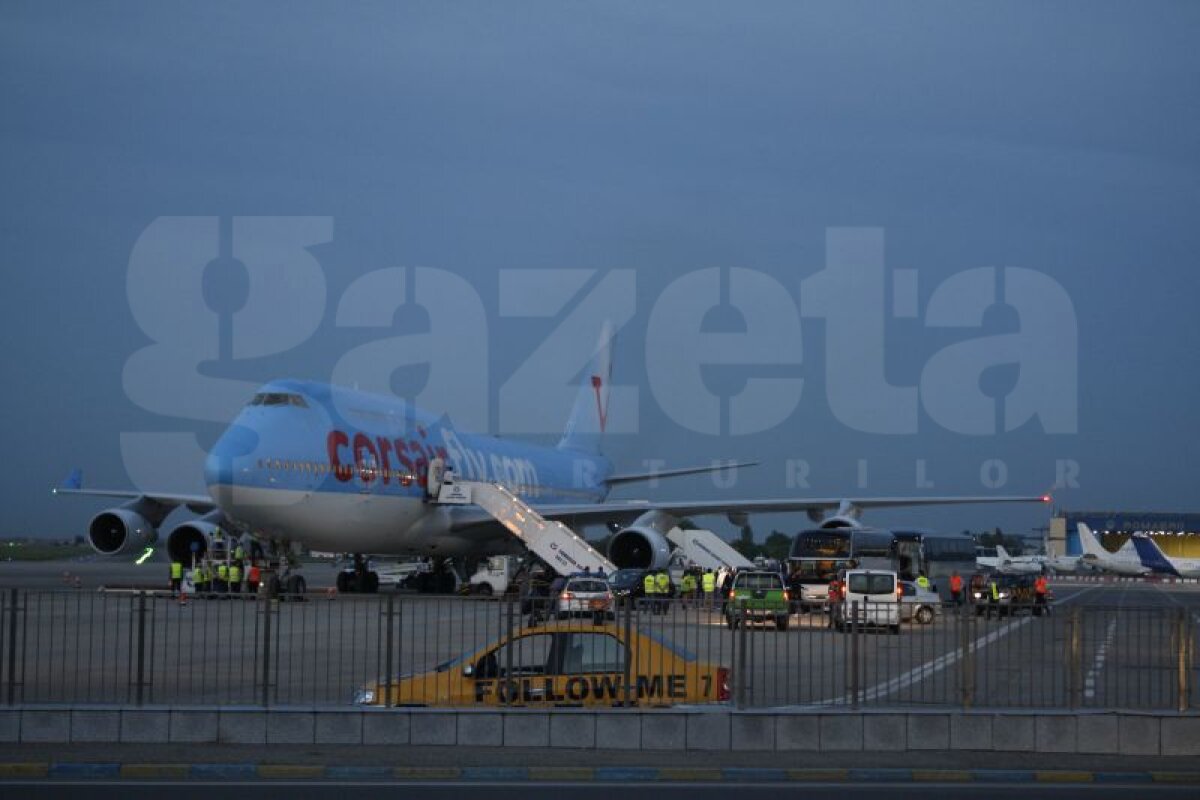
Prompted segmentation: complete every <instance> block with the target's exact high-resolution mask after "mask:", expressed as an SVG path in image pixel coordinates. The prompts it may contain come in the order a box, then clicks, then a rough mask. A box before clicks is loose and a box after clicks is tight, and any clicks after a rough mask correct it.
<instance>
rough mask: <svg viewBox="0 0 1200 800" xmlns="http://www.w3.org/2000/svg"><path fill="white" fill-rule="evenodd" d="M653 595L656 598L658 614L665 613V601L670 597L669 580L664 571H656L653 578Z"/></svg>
mask: <svg viewBox="0 0 1200 800" xmlns="http://www.w3.org/2000/svg"><path fill="white" fill-rule="evenodd" d="M654 584H655V585H654V589H655V592H654V593H655V595H656V596H657V598H658V613H660V614H665V613H667V600H668V598H670V596H671V578H670V576H669V575H667V571H666V570H665V569H661V570H659V571H658V575H657V576H655V578H654Z"/></svg>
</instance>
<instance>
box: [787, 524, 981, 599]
mask: <svg viewBox="0 0 1200 800" xmlns="http://www.w3.org/2000/svg"><path fill="white" fill-rule="evenodd" d="M851 567H859V568H862V569H883V570H891V571H894V572H896V573H897V574H898V575H899V577H900V580H905V581H912V580H916V579H917V577H918V576H919V575H920V574H921V573H922V572H924V573H925V575H926V576H927V577H928V578H929V580H930V581H932V582H933V583H934V584H935V585H937V584H947V585H946V586H941V585H938V587H937V588H938V590H939V591H949V585H948V581H947V580H945V579H946V578H949V576H950V575H951V574H952V573H954V572H956V571H957V572H958V573H959V574H960V575H962V576H963V578H964V579H967V578H969V577H970V575H971V573H973V572H974V571H975V542H974V541H973V540H971V539H969V538H967V537H965V536H948V535H944V534H937V533H931V532H928V531H920V530H884V529H879V528H817V529H812V530H805V531H800V532H799V533H797V534H796V537H795V538H794V539H793V540H792V547H791V551H790V553H789V556H788V584H789V588H790V589H791V590H792V593H793V595H794V596H795V597H796V598H797V600H796V605H797V606H798V607H799V609H800V610H801V611H806V610H809V609H810V608H812V607H814V606H817V605H821V604H823V603H825V601H826V600H827V598H828V596H829V582H830V581H831V580H833V578H834V576H836V575H837V574H838V572H839V571H840V570H842V569H848V568H851Z"/></svg>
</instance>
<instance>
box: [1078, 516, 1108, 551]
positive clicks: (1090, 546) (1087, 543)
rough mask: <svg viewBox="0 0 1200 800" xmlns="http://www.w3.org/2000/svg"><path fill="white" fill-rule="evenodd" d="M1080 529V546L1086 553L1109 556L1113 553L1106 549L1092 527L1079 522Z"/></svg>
mask: <svg viewBox="0 0 1200 800" xmlns="http://www.w3.org/2000/svg"><path fill="white" fill-rule="evenodd" d="M1077 527H1078V529H1079V546H1080V547H1081V548H1082V549H1083V552H1084V555H1092V556H1108V557H1111V556H1112V555H1113V554H1112V553H1110V552H1108V551H1107V550H1105V549H1104V547H1103V546H1102V545H1101V544H1100V542H1099V540H1098V539H1096V536H1095V534H1093V533H1092V529H1091V528H1089V527H1088V526H1087V525H1085V524H1083V523H1082V522H1080V523H1077Z"/></svg>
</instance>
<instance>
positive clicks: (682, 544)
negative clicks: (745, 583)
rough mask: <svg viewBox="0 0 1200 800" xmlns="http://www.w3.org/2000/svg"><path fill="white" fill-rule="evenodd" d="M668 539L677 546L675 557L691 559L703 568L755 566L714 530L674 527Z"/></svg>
mask: <svg viewBox="0 0 1200 800" xmlns="http://www.w3.org/2000/svg"><path fill="white" fill-rule="evenodd" d="M667 539H668V540H669V541H670V542H671V544H673V545H675V547H676V548H677V549H676V550H675V552H674V553H673V554H672V556H673V557H680V558H682V559H683V560H684V561H685V562H688V561H690V562H691V563H692V564H694V565H696V566H698V567H700V568H701V569H706V570H708V569H711V570H719V569H721V568H722V567H724V568H726V569H753V567H754V564H752V563H751V562H750V561H749V560H748V559H747V558H746V557H745V556H743V555H742V554H741V553H739V552H738V551H737V550H734V549H733V548H732V547H730V546H729V543H728V542H726V541H725V540H724V539H722V538H721V537H719V536H717V535H716V534H715V533H713V532H712V531H706V530H695V529H693V530H686V531H685V530H683V529H682V528H672V529H671V531H670V532H669V533H668V534H667Z"/></svg>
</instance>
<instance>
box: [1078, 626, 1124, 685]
mask: <svg viewBox="0 0 1200 800" xmlns="http://www.w3.org/2000/svg"><path fill="white" fill-rule="evenodd" d="M1116 633H1117V618H1116V617H1113V618H1112V619H1111V620H1109V621H1108V630H1107V631H1105V632H1104V641H1103V642H1101V643H1100V646H1099V647H1097V648H1096V655H1095V657H1094V658H1093V659H1092V668H1091V669H1089V670H1088V672H1087V676H1086V677H1085V678H1084V679H1083V696H1084V697H1085V698H1087V699H1089V700H1090V699H1091V698H1093V697H1095V696H1096V680H1097V679H1098V678H1099V677H1100V673H1101V672H1102V671H1103V670H1104V661H1105V659H1106V658H1108V649H1109V648H1110V647H1112V643H1113V637H1114V636H1115V635H1116Z"/></svg>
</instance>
